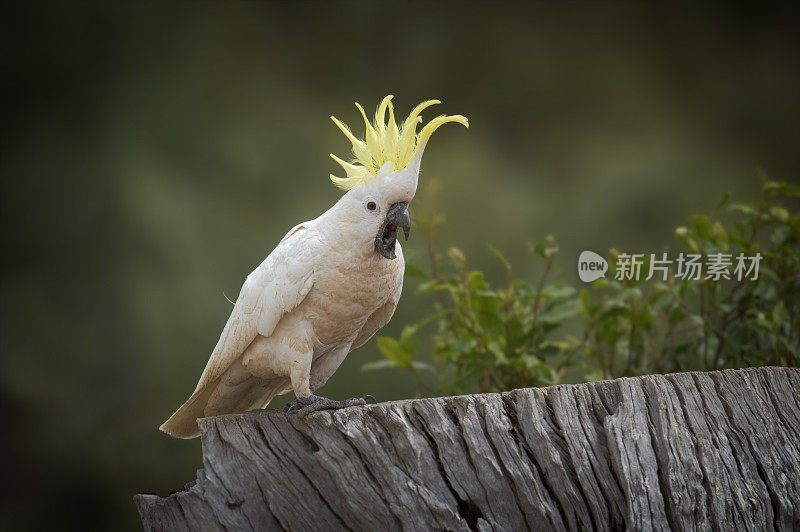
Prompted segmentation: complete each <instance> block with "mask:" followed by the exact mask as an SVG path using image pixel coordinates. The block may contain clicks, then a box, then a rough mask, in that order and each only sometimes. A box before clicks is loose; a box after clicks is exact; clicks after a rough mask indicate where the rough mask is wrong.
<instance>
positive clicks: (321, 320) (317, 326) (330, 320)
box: [161, 96, 468, 438]
mask: <svg viewBox="0 0 800 532" xmlns="http://www.w3.org/2000/svg"><path fill="white" fill-rule="evenodd" d="M438 103H440V102H439V101H437V100H429V101H427V102H423V103H421V104H419V105H418V106H417V107H416V108H415V109H414V110H413V111H412V112H411V114H410V115H409V117H408V118H407V119H406V120H405V121H404V122H403V123H402V124H400V125H399V126H398V125H397V123H396V122H395V118H394V110H393V107H392V97H391V96H387V97H386V98H384V99H383V101H382V102H381V104H380V105H379V106H378V110H377V112H376V113H375V121H374V123H370V121H369V120H368V119H367V116H366V114H365V113H364V110H363V108H362V107H361V106H360V105H358V104H356V107H358V110H359V111H360V112H361V115H362V116H363V117H364V122H365V124H366V135H365V138H364V140H359V139H357V138H356V137H355V136H354V135H353V134H352V133H351V132H350V129H349V128H348V127H347V126H345V125H344V124H342V123H341V122H339V121H338V120H337V119H336V118H334V117H331V119H332V120H333V121H334V123H335V124H336V125H337V126H338V127H339V128H340V129H341V130H342V132H344V134H345V135H346V136H347V138H348V139H349V140H350V142H352V144H353V159H352V161H351V162H349V163H348V162H345V161H343V160H342V159H340V158H338V157H336V156H335V155H333V154H331V157H333V159H334V160H335V161H336V162H337V163H339V164H340V165H341V166H342V167H343V168H344V170H345V172H346V173H347V177H344V178H341V177H336V176H333V175H331V180H332V181H333V182H334V184H336V185H337V186H338V187H340V188H342V189H344V190H346V191H347V192H346V193H345V194H344V195H343V196H342V198H341V199H340V200H339V201H338V202H336V204H335V205H334V206H333V207H331V208H330V209H328V210H327V211H326V212H325V213H324V214H322V215H321V216H320V217H318V218H316V219H314V220H311V221H309V222H303V223H301V224H299V225H296V226H295V227H293V228H292V229H291V230H290V231H289V232H288V233H287V234H286V236H285V237H283V240H281V241H280V243H279V244H278V246H277V247H276V248H275V249H274V250H273V252H272V253H270V254H269V256H268V257H267V258H266V259H265V260H264V262H262V263H261V264H260V265H259V266H258V267H257V268H256V269H255V270H254V271H253V272H252V273H251V274H250V275H248V276H247V280H245V282H244V285H243V286H242V290H241V292H240V293H239V298H238V299H237V301H236V303H235V305H234V307H233V312H231V315H230V318H228V322H227V323H226V324H225V328H224V329H223V331H222V335H221V336H220V339H219V342H217V345H216V347H215V348H214V352H213V353H212V354H211V358H210V359H209V360H208V363H207V364H206V368H205V370H204V371H203V374H202V376H201V377H200V381H199V382H198V383H197V387H196V388H195V390H194V393H193V394H192V396H191V397H190V398H189V399H188V400H187V401H186V402H185V403H184V404H183V406H181V407H180V408H179V409H178V411H177V412H175V413H174V414H173V415H172V417H170V418H169V419H168V420H167V421H166V422H165V423H164V424H163V425H161V430H163V431H164V432H166V433H167V434H170V435H172V436H176V437H180V438H193V437H196V436H198V435H199V430H198V425H197V419H198V418H201V417H206V416H212V415H216V414H223V413H228V412H239V411H243V410H248V409H254V408H264V407H266V406H267V405H268V404H269V402H270V401H271V400H272V398H273V397H275V396H276V395H278V394H281V393H285V392H288V391H290V390H293V391H294V394H295V400H294V401H292V402H291V403H290V404H289V405H287V412H288V413H289V414H294V413H299V414H301V415H303V414H306V413H308V412H310V411H314V410H319V409H335V408H342V407H345V406H353V405H358V404H364V399H363V398H360V399H348V400H346V401H334V400H331V399H326V398H323V397H319V396H317V395H315V394H314V392H315V391H317V390H318V389H319V388H320V387H321V386H322V385H323V384H325V382H326V381H327V380H328V378H330V376H331V375H333V372H335V371H336V369H337V368H338V367H339V365H340V364H341V363H342V361H343V360H344V358H345V356H347V354H348V353H349V352H350V351H352V350H353V349H355V348H357V347H359V346H361V345H363V344H364V343H365V342H366V341H367V340H369V339H370V338H371V337H372V335H373V334H375V332H376V331H377V330H378V329H380V328H381V327H383V326H384V325H386V323H387V322H388V321H389V319H390V318H391V317H392V314H393V313H394V309H395V307H396V306H397V301H398V300H399V299H400V292H401V290H402V288H403V271H404V269H405V264H404V262H403V251H402V249H401V248H400V244H399V242H397V232H398V230H399V229H402V230H403V232H404V233H405V237H406V238H408V235H409V232H410V230H411V219H410V217H409V214H408V203H409V202H410V201H411V200H412V199H413V198H414V193H415V192H416V190H417V180H418V177H419V166H420V159H421V158H422V152H423V150H424V149H425V145H426V144H427V142H428V139H429V138H430V136H431V134H432V133H433V132H434V131H435V130H436V129H437V128H438V127H439V126H441V125H442V124H445V123H447V122H457V123H460V124H463V125H464V126H467V127H468V122H467V119H466V118H465V117H463V116H460V115H456V116H440V117H438V118H435V119H433V120H431V121H430V122H429V123H428V124H426V125H425V126H424V127H423V128H422V129H421V130H420V131H419V132H417V125H418V124H419V123H420V122H422V118H421V117H420V112H422V110H423V109H425V108H426V107H429V106H431V105H434V104H438ZM387 113H388V115H389V118H388V120H386V114H387Z"/></svg>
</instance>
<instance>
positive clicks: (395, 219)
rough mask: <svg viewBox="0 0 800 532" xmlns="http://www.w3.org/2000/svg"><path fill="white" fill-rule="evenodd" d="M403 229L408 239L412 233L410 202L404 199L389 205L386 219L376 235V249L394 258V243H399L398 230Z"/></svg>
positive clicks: (387, 256) (388, 257) (389, 257)
mask: <svg viewBox="0 0 800 532" xmlns="http://www.w3.org/2000/svg"><path fill="white" fill-rule="evenodd" d="M399 228H402V229H403V234H404V235H405V237H406V240H408V237H409V235H410V234H411V216H409V214H408V203H406V202H404V201H402V202H400V203H395V204H393V205H392V206H391V207H389V211H388V212H387V213H386V219H385V220H384V221H383V224H382V225H381V227H380V229H379V230H378V234H377V235H375V251H377V252H378V253H380V254H381V255H383V256H384V257H386V258H387V259H394V258H395V257H396V255H395V252H394V245H395V244H396V243H397V230H398V229H399Z"/></svg>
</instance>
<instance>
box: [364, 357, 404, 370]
mask: <svg viewBox="0 0 800 532" xmlns="http://www.w3.org/2000/svg"><path fill="white" fill-rule="evenodd" d="M399 367H401V366H399V365H397V363H396V362H393V361H391V360H386V359H384V360H375V361H374V362H367V363H366V364H363V365H362V366H361V371H378V370H381V369H390V368H399Z"/></svg>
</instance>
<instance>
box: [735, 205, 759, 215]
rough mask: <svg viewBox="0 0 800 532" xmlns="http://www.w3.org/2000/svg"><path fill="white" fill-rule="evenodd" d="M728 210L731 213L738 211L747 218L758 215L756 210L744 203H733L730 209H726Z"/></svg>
mask: <svg viewBox="0 0 800 532" xmlns="http://www.w3.org/2000/svg"><path fill="white" fill-rule="evenodd" d="M728 209H729V210H732V211H739V212H741V213H742V214H746V215H748V216H753V215H755V214H758V210H757V209H756V208H755V207H753V206H752V205H748V204H745V203H735V204H733V205H731V206H730V207H728Z"/></svg>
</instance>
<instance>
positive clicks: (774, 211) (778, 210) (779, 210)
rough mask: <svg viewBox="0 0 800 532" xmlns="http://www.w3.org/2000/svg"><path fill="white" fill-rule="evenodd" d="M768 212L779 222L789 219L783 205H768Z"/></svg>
mask: <svg viewBox="0 0 800 532" xmlns="http://www.w3.org/2000/svg"><path fill="white" fill-rule="evenodd" d="M769 213H770V214H771V215H772V216H773V217H774V218H776V219H777V220H780V221H781V222H785V221H787V220H788V219H789V211H787V210H786V209H784V208H783V207H770V209H769Z"/></svg>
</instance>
